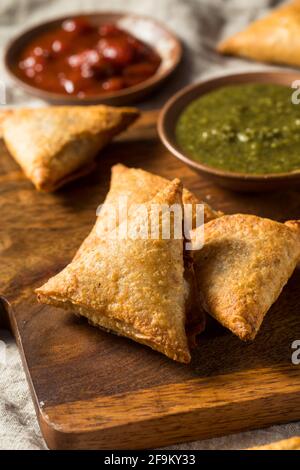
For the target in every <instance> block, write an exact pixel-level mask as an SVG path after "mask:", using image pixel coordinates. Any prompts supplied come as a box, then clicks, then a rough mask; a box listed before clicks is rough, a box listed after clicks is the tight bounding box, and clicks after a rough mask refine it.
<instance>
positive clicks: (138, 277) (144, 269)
mask: <svg viewBox="0 0 300 470" xmlns="http://www.w3.org/2000/svg"><path fill="white" fill-rule="evenodd" d="M153 204H159V205H162V204H166V205H167V206H171V205H173V204H179V205H181V204H182V187H181V183H180V181H179V180H174V181H173V182H171V183H170V184H169V185H167V186H166V187H165V188H164V189H163V190H162V191H161V192H159V193H158V194H157V195H156V196H155V197H154V198H153V199H152V200H151V202H150V203H148V204H147V210H148V213H149V217H151V214H152V210H153ZM156 220H157V222H156V223H157V224H158V226H157V227H158V228H159V231H161V227H162V220H163V218H162V217H160V218H158V219H156ZM181 222H182V220H181V221H180V223H181ZM123 223H128V225H129V226H130V227H131V229H132V230H133V231H134V232H136V233H138V232H139V233H140V232H141V231H142V230H143V229H144V228H145V227H144V223H145V219H144V218H143V217H141V214H140V212H137V213H136V214H131V215H129V217H128V221H126V222H123ZM119 229H122V224H121V225H120V226H119V227H118V228H116V230H119ZM172 233H173V236H171V237H169V238H168V239H165V238H163V237H162V235H161V233H160V234H159V237H158V239H153V238H151V237H146V238H136V239H132V238H131V237H126V238H124V239H119V237H118V235H117V233H116V232H111V233H110V234H109V235H108V234H106V235H105V236H104V237H98V243H97V246H96V247H95V245H94V244H93V245H92V246H91V247H89V245H88V244H87V245H85V247H84V253H82V254H81V256H79V257H77V258H76V259H75V260H73V261H72V262H71V263H70V264H69V265H68V266H67V267H66V268H65V269H64V270H63V271H62V272H60V273H59V274H57V275H56V276H54V277H53V278H51V279H50V280H49V281H48V282H47V283H46V284H45V285H44V286H42V287H40V288H39V289H37V291H36V292H37V294H38V299H39V301H40V302H43V303H47V304H50V305H54V306H57V307H62V308H65V309H68V310H73V311H74V312H77V313H79V314H81V315H83V316H85V317H87V318H88V320H89V321H90V322H91V323H92V324H94V325H97V326H99V327H101V328H104V329H106V330H109V331H112V332H113V333H116V334H118V335H122V336H127V337H129V338H131V339H133V340H135V341H137V342H139V343H143V344H146V345H147V346H150V347H151V348H153V349H155V350H157V351H160V352H162V353H163V354H165V355H166V356H168V357H169V358H171V359H173V360H176V361H179V362H184V363H187V362H189V361H190V352H189V347H188V340H187V336H186V332H185V321H186V310H185V304H186V301H187V298H188V295H189V290H188V286H187V283H186V282H185V280H184V261H183V239H182V237H181V238H176V237H175V236H174V232H172Z"/></svg>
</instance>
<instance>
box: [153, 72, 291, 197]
mask: <svg viewBox="0 0 300 470" xmlns="http://www.w3.org/2000/svg"><path fill="white" fill-rule="evenodd" d="M299 77H300V76H299V73H296V72H279V71H278V72H252V73H242V74H235V75H227V76H222V77H218V78H213V79H210V80H207V81H203V82H201V83H198V84H193V85H190V86H188V87H186V88H184V89H183V90H181V91H179V92H178V93H177V94H175V95H174V96H173V97H172V98H171V99H170V100H169V101H168V102H167V103H166V105H165V106H164V108H163V109H162V111H161V113H160V116H159V120H158V133H159V136H160V138H161V140H162V142H163V144H164V145H165V146H166V147H167V149H168V150H169V151H170V152H171V153H172V154H173V155H174V156H175V157H177V158H179V159H180V160H181V161H183V162H184V163H186V164H187V165H188V166H190V167H191V168H192V169H193V170H196V171H197V172H198V173H200V174H201V175H203V176H206V177H207V178H210V179H211V180H213V181H214V182H215V183H217V184H219V185H221V186H223V187H226V188H229V189H233V190H238V191H266V190H274V189H279V188H283V189H284V188H289V187H291V186H299V183H300V168H299V172H298V171H297V172H290V173H276V174H275V173H269V174H263V175H255V174H247V173H235V172H230V171H225V170H220V169H217V168H213V167H210V166H208V165H205V164H203V163H200V162H199V161H196V160H193V159H192V158H191V157H190V156H189V155H187V154H186V153H185V152H184V151H183V150H182V149H181V147H180V146H179V144H178V143H177V141H176V137H175V128H176V123H177V121H178V118H179V116H180V114H181V112H182V111H183V110H184V109H185V108H186V107H187V106H188V105H189V103H191V102H192V101H194V100H195V99H197V98H199V97H200V96H201V95H204V94H205V93H208V92H210V91H213V90H216V89H217V88H220V87H223V86H227V85H236V84H246V83H270V84H279V85H286V86H289V87H291V85H292V83H293V82H294V81H295V80H299ZM291 94H292V89H291ZM299 187H300V186H299Z"/></svg>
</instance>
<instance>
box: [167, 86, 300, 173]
mask: <svg viewBox="0 0 300 470" xmlns="http://www.w3.org/2000/svg"><path fill="white" fill-rule="evenodd" d="M291 95H292V90H291V88H289V87H285V86H282V85H271V84H245V85H231V86H225V87H223V88H219V89H218V90H216V91H213V92H210V93H208V94H205V95H203V96H201V97H200V98H198V99H196V100H195V101H193V102H192V103H190V104H189V105H188V106H187V108H186V109H185V110H184V111H183V112H182V114H181V116H180V117H179V120H178V123H177V126H176V137H177V141H178V144H179V145H180V147H181V148H182V149H183V150H184V151H185V152H186V153H187V154H188V155H189V156H190V157H191V158H193V159H194V160H197V161H199V162H201V163H204V164H206V165H209V166H211V167H215V168H220V169H222V170H229V171H232V172H241V173H251V174H266V173H282V172H291V171H296V170H300V105H295V104H293V103H292V102H291Z"/></svg>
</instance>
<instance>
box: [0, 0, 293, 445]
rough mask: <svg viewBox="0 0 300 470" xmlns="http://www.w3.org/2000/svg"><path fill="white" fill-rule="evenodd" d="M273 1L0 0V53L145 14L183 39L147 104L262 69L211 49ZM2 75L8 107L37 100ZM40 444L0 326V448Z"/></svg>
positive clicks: (273, 433)
mask: <svg viewBox="0 0 300 470" xmlns="http://www.w3.org/2000/svg"><path fill="white" fill-rule="evenodd" d="M278 3H279V2H278V1H270V0H269V1H267V0H251V2H250V1H249V0H126V1H122V0H101V1H100V0H98V1H97V0H73V1H67V0H0V47H1V53H2V51H3V46H4V45H5V43H6V41H7V40H8V39H9V38H10V37H12V36H13V35H14V34H15V33H17V32H18V31H19V30H21V29H22V28H24V27H27V26H28V25H30V24H33V23H35V22H38V21H40V20H46V19H48V18H51V17H55V16H58V15H62V14H68V13H71V12H77V11H82V12H83V11H89V10H90V11H91V10H96V9H100V8H101V9H103V10H127V11H132V12H136V13H142V14H147V15H151V16H153V17H155V18H158V19H160V20H162V21H164V22H165V23H166V24H167V25H168V26H169V27H170V28H171V29H173V30H174V31H175V32H176V33H177V34H178V35H179V36H180V38H181V39H182V40H183V42H184V45H185V54H184V61H183V63H182V64H181V67H180V69H179V70H178V72H177V73H176V75H175V76H174V77H173V78H172V79H171V80H170V81H169V82H168V83H167V84H166V86H165V87H164V89H163V90H162V91H161V92H159V93H158V94H156V95H155V96H154V97H152V98H151V101H149V102H145V103H143V104H142V106H144V107H148V108H153V107H157V106H159V105H161V104H162V103H163V102H164V101H165V100H166V99H167V98H168V96H170V95H171V94H173V93H174V91H176V90H177V89H179V88H180V87H182V86H183V85H185V84H187V83H189V82H191V81H194V80H198V79H200V78H204V77H207V76H211V75H215V74H219V73H225V72H232V71H237V70H249V69H251V70H255V69H257V70H261V69H262V68H267V66H263V65H260V64H255V63H249V62H247V61H243V60H240V59H234V58H224V57H220V56H219V55H217V54H216V53H215V52H214V47H215V44H216V42H217V41H218V40H219V39H221V38H222V37H224V36H226V35H229V34H231V33H233V32H235V31H237V30H239V29H241V28H243V27H244V26H245V25H246V24H248V23H249V22H250V21H251V20H253V19H254V18H256V17H258V16H259V15H261V14H263V13H264V12H265V11H266V10H267V9H268V8H270V7H273V6H275V5H276V4H278ZM1 62H2V61H1ZM268 68H270V67H268ZM0 80H5V81H6V83H7V93H6V101H7V105H9V106H11V105H20V104H21V105H22V104H24V103H26V104H28V103H29V102H30V103H31V104H36V103H38V101H37V100H33V99H32V98H30V97H29V96H26V95H25V94H24V93H22V92H21V91H20V90H19V89H17V88H16V87H15V86H9V82H8V80H7V78H6V77H5V74H4V70H3V67H2V65H1V67H0ZM0 256H1V240H0ZM0 285H1V280H0ZM1 341H2V342H1ZM5 363H6V365H4V364H5ZM295 434H298V435H300V424H299V423H298V424H297V423H294V424H289V425H284V426H273V427H271V428H268V429H265V430H258V431H252V432H246V433H241V434H236V435H231V436H226V437H222V438H218V439H210V440H206V441H198V442H193V443H189V444H181V445H178V446H174V447H173V448H174V449H175V448H176V449H243V448H247V447H250V446H253V445H259V444H263V443H267V442H271V441H274V440H279V439H283V438H286V437H290V436H293V435H295ZM111 447H112V448H113V442H112V445H111ZM45 448H46V445H45V443H44V441H43V438H42V436H41V433H40V430H39V427H38V424H37V420H36V416H35V412H34V408H33V405H32V402H31V398H30V395H29V390H28V385H27V382H26V379H25V374H24V371H23V369H22V365H21V361H20V357H19V353H18V350H17V348H16V345H15V343H14V341H13V340H12V338H11V337H10V336H9V334H8V333H7V332H5V331H4V330H0V449H45Z"/></svg>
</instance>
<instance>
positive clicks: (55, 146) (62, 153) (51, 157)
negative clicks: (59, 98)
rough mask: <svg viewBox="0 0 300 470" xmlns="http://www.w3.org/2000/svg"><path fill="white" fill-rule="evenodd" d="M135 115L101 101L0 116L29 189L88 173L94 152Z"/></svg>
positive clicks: (47, 187) (131, 110)
mask: <svg viewBox="0 0 300 470" xmlns="http://www.w3.org/2000/svg"><path fill="white" fill-rule="evenodd" d="M138 114H139V113H138V111H137V110H136V109H135V108H112V107H109V106H104V105H99V106H55V107H54V106H53V107H47V108H32V109H16V110H14V111H13V112H11V113H10V114H8V115H7V117H6V118H5V119H4V122H3V124H2V128H3V138H4V141H5V144H6V146H7V148H8V150H9V152H10V153H11V155H12V156H13V157H14V159H15V160H16V161H17V162H18V163H19V165H20V166H21V168H22V169H23V171H24V173H25V174H26V176H27V177H28V178H29V179H30V180H31V181H32V182H33V184H34V185H35V187H36V188H37V189H38V190H43V191H54V190H55V189H57V188H58V187H60V186H62V185H63V184H65V183H67V182H68V181H71V180H74V179H75V178H78V177H79V176H82V175H83V174H86V173H88V172H89V171H90V170H91V168H92V167H93V165H94V159H95V157H96V155H97V153H98V152H99V151H100V150H101V149H102V148H103V147H104V146H105V145H106V144H107V143H108V142H109V141H110V140H111V139H112V138H113V137H114V136H115V135H117V134H119V133H120V132H121V131H123V130H125V129H126V128H127V127H128V126H129V125H130V124H131V123H132V122H134V121H135V119H136V118H137V116H138Z"/></svg>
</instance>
